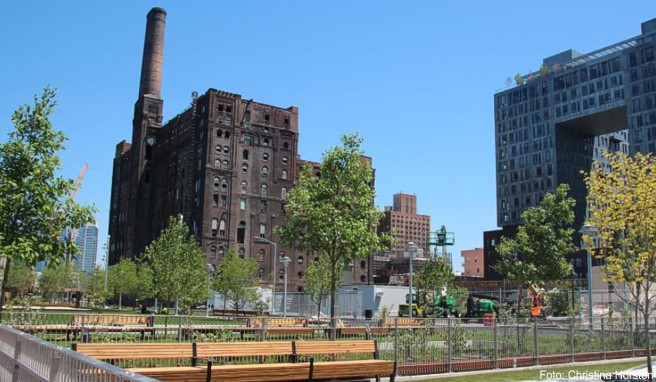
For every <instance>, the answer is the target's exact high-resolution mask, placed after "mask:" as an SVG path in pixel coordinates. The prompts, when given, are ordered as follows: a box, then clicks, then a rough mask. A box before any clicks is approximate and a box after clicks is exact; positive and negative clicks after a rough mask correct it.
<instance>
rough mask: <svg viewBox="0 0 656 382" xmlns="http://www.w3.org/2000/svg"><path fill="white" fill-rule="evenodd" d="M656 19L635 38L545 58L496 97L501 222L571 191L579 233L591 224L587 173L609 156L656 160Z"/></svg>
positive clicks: (509, 223) (517, 220) (515, 220)
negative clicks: (655, 156) (647, 155)
mask: <svg viewBox="0 0 656 382" xmlns="http://www.w3.org/2000/svg"><path fill="white" fill-rule="evenodd" d="M655 46H656V19H653V20H651V21H647V22H645V23H643V24H642V33H641V34H640V35H638V36H636V37H633V38H630V39H628V40H624V41H621V42H618V43H616V44H613V45H610V46H607V47H603V48H601V49H599V50H597V51H594V52H591V53H587V54H581V53H579V52H576V51H574V50H567V51H564V52H562V53H559V54H556V55H554V56H551V57H548V58H545V59H544V60H543V65H542V68H541V69H540V71H538V72H536V73H531V74H528V75H525V76H523V77H521V78H517V86H515V87H513V88H511V89H508V90H504V91H502V92H499V93H497V94H495V95H494V116H495V137H496V142H495V147H496V164H497V169H496V172H497V222H498V226H499V227H506V226H513V225H517V224H519V223H520V214H521V212H522V211H523V210H524V209H526V208H528V207H531V206H535V205H537V204H539V203H540V200H541V198H542V196H543V195H544V194H545V193H546V192H553V191H555V189H556V187H557V186H558V185H559V184H561V183H567V184H569V185H570V188H571V195H572V197H574V198H575V199H576V226H580V225H581V224H582V223H583V220H584V216H585V195H586V189H585V186H584V183H583V177H582V176H581V173H580V172H581V170H585V171H589V170H590V168H591V164H592V162H593V161H600V162H602V163H603V159H602V154H603V152H605V151H623V152H625V153H627V154H628V153H636V152H656V52H655Z"/></svg>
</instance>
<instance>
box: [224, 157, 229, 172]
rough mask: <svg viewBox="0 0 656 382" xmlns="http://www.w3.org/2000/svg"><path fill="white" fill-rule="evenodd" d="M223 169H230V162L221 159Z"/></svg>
mask: <svg viewBox="0 0 656 382" xmlns="http://www.w3.org/2000/svg"><path fill="white" fill-rule="evenodd" d="M223 170H226V171H228V170H230V163H229V162H228V161H227V160H224V161H223Z"/></svg>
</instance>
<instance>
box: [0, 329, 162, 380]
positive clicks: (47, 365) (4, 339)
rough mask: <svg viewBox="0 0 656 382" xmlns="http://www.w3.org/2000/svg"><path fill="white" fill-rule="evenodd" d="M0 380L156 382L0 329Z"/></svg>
mask: <svg viewBox="0 0 656 382" xmlns="http://www.w3.org/2000/svg"><path fill="white" fill-rule="evenodd" d="M0 380H1V381H12V382H14V381H16V382H18V381H20V382H156V380H154V379H152V378H148V377H144V376H139V375H135V374H132V373H129V372H127V371H125V370H122V369H119V368H117V367H115V366H112V365H109V364H106V363H104V362H100V361H96V360H94V359H91V358H89V357H86V356H84V355H81V354H78V353H76V352H74V351H71V350H67V349H62V348H60V347H57V346H55V345H53V344H51V343H47V342H45V341H42V340H39V339H37V338H35V337H33V336H30V335H28V334H25V333H22V332H20V331H18V330H15V329H12V328H10V327H8V326H5V325H0Z"/></svg>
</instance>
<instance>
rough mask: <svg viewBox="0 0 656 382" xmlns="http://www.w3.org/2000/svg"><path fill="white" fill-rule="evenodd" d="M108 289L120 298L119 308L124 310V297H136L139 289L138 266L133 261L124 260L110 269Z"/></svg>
mask: <svg viewBox="0 0 656 382" xmlns="http://www.w3.org/2000/svg"><path fill="white" fill-rule="evenodd" d="M107 278H108V279H109V280H108V284H109V285H108V288H109V290H110V291H111V293H112V295H113V296H118V308H119V309H122V308H123V295H126V296H128V297H134V295H135V294H136V292H137V288H138V287H139V285H138V281H139V278H138V276H137V264H136V263H135V262H134V261H133V260H132V259H122V260H121V261H119V262H118V263H117V264H114V265H112V266H110V267H109V275H108V277H107Z"/></svg>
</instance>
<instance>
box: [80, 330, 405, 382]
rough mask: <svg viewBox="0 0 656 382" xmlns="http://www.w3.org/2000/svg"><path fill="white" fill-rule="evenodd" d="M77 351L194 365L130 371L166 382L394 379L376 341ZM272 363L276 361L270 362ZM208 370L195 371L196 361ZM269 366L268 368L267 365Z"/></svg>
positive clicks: (392, 367) (103, 356)
mask: <svg viewBox="0 0 656 382" xmlns="http://www.w3.org/2000/svg"><path fill="white" fill-rule="evenodd" d="M74 349H75V350H77V351H78V352H80V353H83V354H86V355H89V356H91V357H93V358H96V359H99V360H105V361H107V360H110V361H111V360H119V359H122V360H125V359H147V358H153V359H154V358H182V359H184V358H187V357H190V358H191V359H192V362H191V365H192V366H178V367H171V366H168V367H138V368H129V369H128V371H130V372H133V373H137V374H141V375H145V376H148V377H152V378H155V379H158V380H161V381H164V382H169V381H170V382H177V381H198V382H205V381H215V382H218V381H221V382H222V381H245V382H248V381H261V380H262V378H263V377H264V378H266V380H267V381H296V380H313V379H314V380H322V379H352V378H376V379H377V380H380V377H381V376H389V377H390V381H393V380H394V377H395V374H396V365H395V363H394V362H393V361H386V360H381V359H378V350H377V344H376V342H375V341H370V340H364V341H293V342H289V341H271V342H266V341H265V342H208V343H187V344H185V343H147V344H143V343H125V344H76V345H74ZM352 354H359V355H361V354H367V355H370V356H371V357H372V358H373V359H362V360H360V359H356V360H337V361H318V362H315V361H314V357H319V356H324V355H328V356H330V357H344V356H349V355H352ZM244 358H250V359H251V360H255V361H256V362H258V363H248V364H232V365H231V364H222V363H223V362H225V361H226V360H228V361H233V360H235V359H244ZM271 358H273V362H270V361H271ZM201 359H202V360H205V361H206V362H207V365H206V366H196V361H197V360H201ZM266 361H269V363H266Z"/></svg>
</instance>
